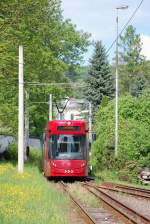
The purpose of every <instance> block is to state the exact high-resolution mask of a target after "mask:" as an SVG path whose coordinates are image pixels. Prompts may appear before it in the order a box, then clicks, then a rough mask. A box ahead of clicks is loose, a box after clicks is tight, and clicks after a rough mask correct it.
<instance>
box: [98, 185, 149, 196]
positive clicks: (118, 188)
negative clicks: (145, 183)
mask: <svg viewBox="0 0 150 224" xmlns="http://www.w3.org/2000/svg"><path fill="white" fill-rule="evenodd" d="M98 187H99V188H100V189H105V190H110V191H115V192H121V193H126V194H129V195H133V196H136V197H142V198H143V199H150V190H146V189H142V188H137V187H131V186H127V185H122V184H114V183H105V184H103V185H101V186H98Z"/></svg>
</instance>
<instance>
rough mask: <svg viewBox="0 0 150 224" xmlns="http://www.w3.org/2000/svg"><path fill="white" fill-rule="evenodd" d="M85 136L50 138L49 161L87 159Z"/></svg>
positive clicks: (64, 135)
mask: <svg viewBox="0 0 150 224" xmlns="http://www.w3.org/2000/svg"><path fill="white" fill-rule="evenodd" d="M86 150H87V148H86V136H85V135H67V134H63V135H52V136H51V137H50V138H49V153H48V156H49V159H53V160H84V159H86V153H87V152H86Z"/></svg>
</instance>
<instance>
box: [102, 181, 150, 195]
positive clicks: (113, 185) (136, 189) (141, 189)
mask: <svg viewBox="0 0 150 224" xmlns="http://www.w3.org/2000/svg"><path fill="white" fill-rule="evenodd" d="M104 186H111V187H118V188H122V189H131V190H135V191H139V192H144V193H148V194H150V190H148V189H144V188H140V187H133V186H128V185H124V184H115V183H111V182H106V183H104Z"/></svg>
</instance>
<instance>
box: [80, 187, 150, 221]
mask: <svg viewBox="0 0 150 224" xmlns="http://www.w3.org/2000/svg"><path fill="white" fill-rule="evenodd" d="M82 185H83V186H84V187H85V188H86V189H87V190H88V191H89V192H90V193H92V194H93V195H95V196H96V197H97V198H98V199H99V200H102V201H103V202H104V203H105V204H107V205H108V206H109V207H111V208H112V209H113V211H115V212H117V213H118V214H120V215H121V217H124V219H125V220H126V223H134V224H149V223H150V219H149V218H148V217H146V216H145V215H143V214H141V213H140V212H137V211H136V210H134V209H133V208H131V207H129V206H127V205H126V204H125V203H123V202H121V201H120V200H119V199H116V197H114V196H112V195H110V194H109V193H108V192H106V190H104V189H102V188H99V187H97V186H95V185H93V184H89V183H84V184H82Z"/></svg>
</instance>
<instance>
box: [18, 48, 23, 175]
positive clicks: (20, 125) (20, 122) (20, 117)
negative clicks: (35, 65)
mask: <svg viewBox="0 0 150 224" xmlns="http://www.w3.org/2000/svg"><path fill="white" fill-rule="evenodd" d="M18 103H19V108H18V109H19V111H18V112H19V114H18V172H19V173H20V174H22V173H23V171H24V77H23V46H19V102H18Z"/></svg>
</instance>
